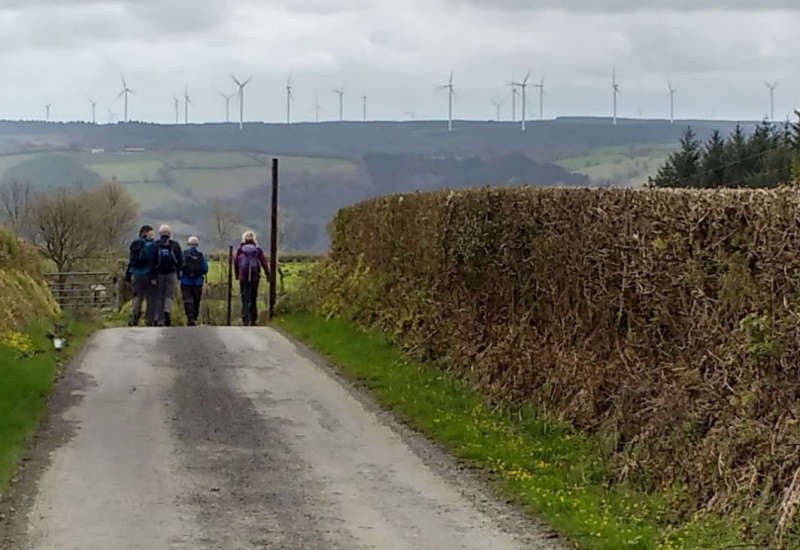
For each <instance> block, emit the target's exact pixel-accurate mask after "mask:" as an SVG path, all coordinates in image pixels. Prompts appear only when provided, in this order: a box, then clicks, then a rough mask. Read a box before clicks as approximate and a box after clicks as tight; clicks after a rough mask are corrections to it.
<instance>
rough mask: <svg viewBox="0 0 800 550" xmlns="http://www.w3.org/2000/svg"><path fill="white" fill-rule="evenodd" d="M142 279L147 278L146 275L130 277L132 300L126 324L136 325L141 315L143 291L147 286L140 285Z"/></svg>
mask: <svg viewBox="0 0 800 550" xmlns="http://www.w3.org/2000/svg"><path fill="white" fill-rule="evenodd" d="M143 279H147V277H141V276H139V275H134V276H133V279H132V283H133V302H132V303H131V316H130V319H129V320H128V325H129V326H132V327H135V326H138V325H139V319H141V317H142V302H143V301H144V297H145V293H146V292H147V287H143V286H142V280H143ZM145 282H146V281H145Z"/></svg>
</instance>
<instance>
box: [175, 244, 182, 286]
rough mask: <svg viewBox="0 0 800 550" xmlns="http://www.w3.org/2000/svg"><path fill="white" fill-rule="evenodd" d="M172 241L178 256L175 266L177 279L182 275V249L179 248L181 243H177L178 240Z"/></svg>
mask: <svg viewBox="0 0 800 550" xmlns="http://www.w3.org/2000/svg"><path fill="white" fill-rule="evenodd" d="M173 243H174V244H173V246H175V253H176V254H177V257H178V258H177V259H178V265H177V268H178V279H180V278H181V276H182V275H183V250H181V245H180V244H179V243H178V241H173Z"/></svg>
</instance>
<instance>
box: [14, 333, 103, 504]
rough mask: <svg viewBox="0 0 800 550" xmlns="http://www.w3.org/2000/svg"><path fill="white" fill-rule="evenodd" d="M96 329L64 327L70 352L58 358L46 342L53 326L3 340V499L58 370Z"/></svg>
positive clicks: (37, 422) (36, 424) (67, 348)
mask: <svg viewBox="0 0 800 550" xmlns="http://www.w3.org/2000/svg"><path fill="white" fill-rule="evenodd" d="M94 328H95V325H93V324H91V323H89V322H84V321H67V322H65V326H64V330H60V331H59V334H58V335H59V336H63V337H65V338H66V339H67V341H68V346H67V347H66V348H65V349H64V351H62V352H60V353H58V352H56V351H55V349H54V347H53V344H52V342H51V341H50V340H49V339H48V338H47V333H48V332H49V331H50V330H51V329H52V323H46V322H38V323H34V324H32V325H30V326H28V327H26V330H25V332H23V333H18V332H9V333H6V334H0V494H2V493H4V492H5V491H6V490H7V489H8V487H9V483H10V481H11V479H12V477H13V474H14V471H15V470H16V468H17V466H18V464H19V461H20V460H21V458H22V456H23V454H24V452H25V449H26V447H27V446H28V444H29V443H30V441H31V438H32V437H33V435H34V433H36V430H37V428H38V427H39V423H40V422H41V421H42V419H43V418H44V415H45V412H46V410H47V398H48V396H49V395H50V392H51V391H52V389H53V383H54V381H55V378H56V373H57V369H58V366H59V365H60V364H62V363H63V362H64V361H65V360H68V359H69V358H70V356H72V355H73V354H74V353H76V352H77V351H78V350H79V349H80V348H81V345H82V344H83V342H84V341H85V340H86V338H87V337H88V336H89V334H90V333H91V332H92V330H93V329H94Z"/></svg>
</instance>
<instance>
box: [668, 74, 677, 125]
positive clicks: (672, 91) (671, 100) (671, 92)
mask: <svg viewBox="0 0 800 550" xmlns="http://www.w3.org/2000/svg"><path fill="white" fill-rule="evenodd" d="M676 91H677V90H676V89H675V88H673V87H672V81H670V82H669V123H670V124H675V92H676Z"/></svg>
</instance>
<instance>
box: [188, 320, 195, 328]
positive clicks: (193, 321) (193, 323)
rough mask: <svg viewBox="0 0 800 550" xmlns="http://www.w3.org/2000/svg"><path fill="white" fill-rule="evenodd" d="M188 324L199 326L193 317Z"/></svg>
mask: <svg viewBox="0 0 800 550" xmlns="http://www.w3.org/2000/svg"><path fill="white" fill-rule="evenodd" d="M188 325H189V326H190V327H196V326H197V321H195V320H194V319H192V320H191V321H189V323H188Z"/></svg>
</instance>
